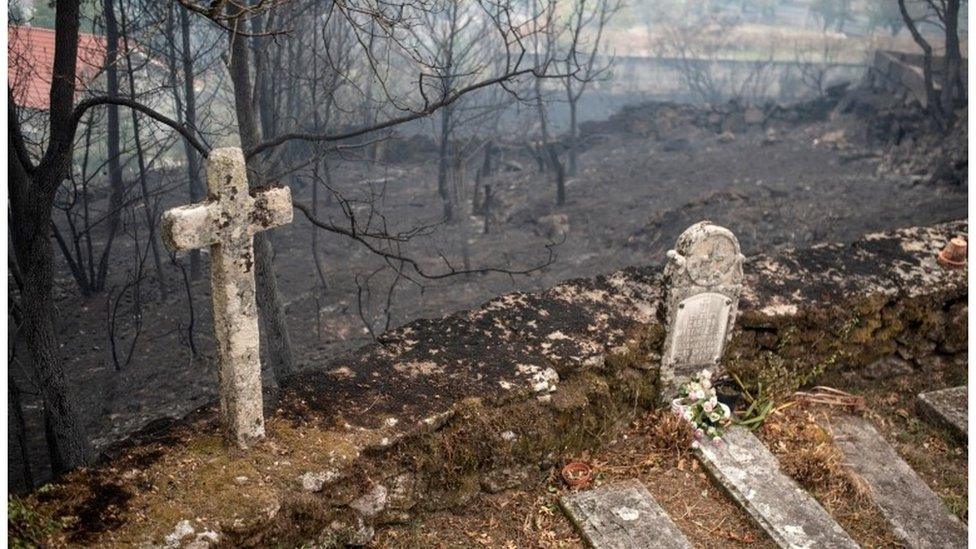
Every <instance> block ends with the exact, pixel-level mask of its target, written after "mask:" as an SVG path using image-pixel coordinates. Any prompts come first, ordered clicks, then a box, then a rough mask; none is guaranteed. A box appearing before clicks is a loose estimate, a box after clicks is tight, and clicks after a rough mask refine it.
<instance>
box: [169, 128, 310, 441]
mask: <svg viewBox="0 0 976 549" xmlns="http://www.w3.org/2000/svg"><path fill="white" fill-rule="evenodd" d="M207 190H208V193H207V195H208V196H207V200H206V201H204V202H200V203H197V204H190V205H187V206H179V207H176V208H172V209H170V210H167V211H166V212H164V213H163V219H162V225H163V230H162V237H163V242H165V243H166V246H167V247H168V248H169V249H170V250H174V251H176V250H189V249H193V248H203V247H205V246H210V257H211V267H210V283H211V294H212V297H213V319H214V332H215V335H216V339H217V351H218V356H219V358H220V412H221V418H222V420H223V423H224V426H225V428H226V430H227V432H228V434H229V435H230V437H231V438H232V439H233V440H234V441H235V442H236V443H237V444H238V445H239V446H241V447H247V446H248V445H249V444H250V443H251V442H253V441H255V440H257V439H260V438H262V437H264V410H263V406H262V400H261V355H260V340H259V335H258V314H257V304H256V302H255V295H254V291H255V283H254V245H253V240H254V239H253V237H254V234H255V233H257V232H259V231H264V230H267V229H270V228H272V227H277V226H278V225H284V224H285V223H291V220H292V216H293V212H292V205H291V190H290V189H288V188H287V187H273V188H266V189H254V190H250V191H249V189H248V183H247V173H246V171H245V166H244V155H243V153H242V152H241V150H240V149H239V148H236V147H232V148H223V149H215V150H213V151H211V152H210V155H209V157H208V158H207Z"/></svg>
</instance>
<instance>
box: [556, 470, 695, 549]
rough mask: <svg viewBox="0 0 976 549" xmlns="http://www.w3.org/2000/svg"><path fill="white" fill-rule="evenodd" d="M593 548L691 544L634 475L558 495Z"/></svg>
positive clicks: (686, 547) (672, 548) (662, 548)
mask: <svg viewBox="0 0 976 549" xmlns="http://www.w3.org/2000/svg"><path fill="white" fill-rule="evenodd" d="M559 503H560V504H561V505H562V507H563V510H564V511H566V514H567V515H569V518H570V520H572V521H573V524H575V525H576V527H577V528H579V529H580V532H582V534H583V537H585V538H586V541H587V542H589V545H590V546H591V547H594V548H595V549H691V547H692V545H691V543H690V542H689V541H688V539H687V538H685V536H684V534H683V533H681V530H679V529H678V527H677V526H676V525H675V524H674V522H673V521H672V520H671V518H670V517H668V515H667V513H665V512H664V509H661V506H660V505H658V504H657V502H656V501H654V498H653V497H651V494H650V492H648V491H647V488H645V487H644V485H643V484H641V482H640V481H639V480H637V479H630V480H625V481H623V482H617V483H614V484H606V485H603V486H601V487H599V488H596V489H593V490H586V491H583V492H575V493H572V492H571V493H567V494H566V495H564V496H562V497H561V498H559Z"/></svg>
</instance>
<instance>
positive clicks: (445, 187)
mask: <svg viewBox="0 0 976 549" xmlns="http://www.w3.org/2000/svg"><path fill="white" fill-rule="evenodd" d="M452 110H453V109H451V107H450V106H448V107H444V109H443V110H441V135H440V137H441V142H440V146H439V147H438V152H437V155H438V156H437V194H438V195H440V197H441V202H442V203H443V204H444V220H445V221H447V222H448V223H450V222H451V221H453V219H454V208H453V207H452V205H451V190H450V188H449V183H448V179H449V173H448V172H449V171H450V170H451V159H450V150H449V149H450V143H451V114H452Z"/></svg>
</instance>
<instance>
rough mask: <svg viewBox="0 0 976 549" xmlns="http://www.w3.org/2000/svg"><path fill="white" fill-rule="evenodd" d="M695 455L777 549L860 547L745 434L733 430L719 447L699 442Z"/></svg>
mask: <svg viewBox="0 0 976 549" xmlns="http://www.w3.org/2000/svg"><path fill="white" fill-rule="evenodd" d="M695 453H696V454H697V455H698V459H699V460H700V461H701V462H702V465H704V466H705V469H706V470H707V471H708V472H709V473H710V474H711V475H712V477H714V478H715V480H716V481H717V482H718V483H719V484H720V485H721V486H722V487H723V488H724V489H725V490H726V491H727V492H728V493H729V494H730V495H731V496H732V499H734V500H735V501H736V502H737V503H738V504H739V505H740V506H741V507H742V508H743V509H745V511H746V512H747V513H749V515H750V516H751V517H752V519H753V520H754V521H755V522H756V524H758V525H759V527H760V528H762V529H763V530H764V531H765V532H766V533H767V534H769V537H771V538H772V539H773V541H774V542H775V543H776V544H777V545H779V546H780V547H788V548H801V547H802V548H813V547H818V548H819V547H830V548H832V549H833V548H856V547H858V545H857V543H855V542H854V540H852V539H851V538H850V536H848V535H847V532H845V531H844V529H843V528H841V526H840V525H839V524H837V522H836V521H835V520H834V519H833V518H832V517H831V516H830V515H829V514H827V511H825V510H824V508H823V507H821V506H820V504H819V503H817V500H815V499H814V498H813V497H812V496H811V495H810V494H808V493H807V492H806V491H804V490H803V489H802V488H801V487H800V486H799V485H798V484H797V483H796V482H794V481H793V479H791V478H789V477H788V476H786V475H785V474H783V472H782V471H780V468H779V461H777V460H776V457H775V456H773V454H772V453H770V452H769V450H767V449H766V447H765V446H764V445H763V443H762V442H761V441H760V440H759V439H758V438H756V436H755V435H753V434H752V433H751V432H750V431H749V430H748V429H743V428H741V427H733V428H731V429H729V430H728V431H727V432H726V433H725V436H724V437H722V440H721V442H718V443H715V442H703V443H702V444H701V447H699V448H698V449H697V450H696V451H695Z"/></svg>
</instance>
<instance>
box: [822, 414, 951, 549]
mask: <svg viewBox="0 0 976 549" xmlns="http://www.w3.org/2000/svg"><path fill="white" fill-rule="evenodd" d="M831 428H832V431H833V435H834V439H835V440H836V442H837V446H838V447H839V448H840V450H841V452H843V454H844V462H845V465H846V466H848V467H850V468H851V470H852V471H853V472H854V473H856V474H857V475H859V476H860V477H861V478H862V479H864V481H865V483H867V485H868V486H869V487H870V490H871V497H872V498H873V499H874V502H875V504H876V505H877V506H878V507H879V508H880V509H881V513H882V514H883V515H884V516H885V519H887V521H888V523H889V524H890V525H891V527H892V530H893V531H894V533H895V536H897V537H898V538H899V539H900V540H901V541H902V542H903V543H905V544H906V545H908V546H909V547H913V548H916V547H925V548H928V547H932V548H937V547H938V548H950V547H966V536H967V530H966V526H965V525H963V523H962V522H961V521H960V520H959V519H958V518H956V517H955V516H954V515H952V514H950V513H949V511H947V510H946V508H945V506H944V505H943V504H942V499H941V498H939V496H938V495H936V493H935V492H933V491H932V490H931V489H930V488H929V487H928V486H927V485H926V484H925V482H924V481H922V479H921V478H919V476H918V474H916V473H915V471H914V470H912V468H911V467H909V465H908V464H907V463H905V460H903V459H901V457H900V456H899V455H898V453H897V452H895V449H894V448H892V447H891V445H890V444H888V443H887V442H886V441H885V439H884V437H882V436H881V434H879V433H878V431H877V430H875V428H874V426H873V425H871V423H870V422H868V421H867V420H865V419H862V418H859V417H853V416H847V417H844V418H841V419H840V420H838V421H836V422H834V423H833V424H832V425H831Z"/></svg>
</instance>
